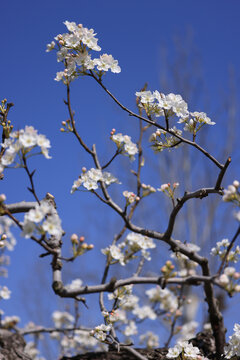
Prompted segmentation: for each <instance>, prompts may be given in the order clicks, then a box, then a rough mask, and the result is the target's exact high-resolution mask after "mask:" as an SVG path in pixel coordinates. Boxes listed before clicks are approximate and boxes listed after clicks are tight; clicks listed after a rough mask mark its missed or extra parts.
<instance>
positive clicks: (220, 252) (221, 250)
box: [210, 239, 240, 263]
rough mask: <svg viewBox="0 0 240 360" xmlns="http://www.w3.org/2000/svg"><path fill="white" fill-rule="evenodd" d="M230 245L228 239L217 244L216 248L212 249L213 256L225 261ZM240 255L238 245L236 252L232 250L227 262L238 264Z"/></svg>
mask: <svg viewBox="0 0 240 360" xmlns="http://www.w3.org/2000/svg"><path fill="white" fill-rule="evenodd" d="M229 245H230V242H229V240H228V239H223V240H222V241H218V242H217V243H216V247H213V248H212V249H211V253H210V254H211V255H213V256H219V257H220V259H221V260H223V259H224V257H225V255H226V253H227V249H228V247H229ZM239 254H240V246H239V245H237V246H236V248H235V250H231V251H229V253H228V255H227V258H226V261H227V262H230V261H231V262H234V263H237V262H238V258H239Z"/></svg>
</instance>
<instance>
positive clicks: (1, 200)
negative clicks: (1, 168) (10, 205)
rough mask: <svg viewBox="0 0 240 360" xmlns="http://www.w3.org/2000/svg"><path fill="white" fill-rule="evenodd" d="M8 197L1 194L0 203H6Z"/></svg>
mask: <svg viewBox="0 0 240 360" xmlns="http://www.w3.org/2000/svg"><path fill="white" fill-rule="evenodd" d="M6 199H7V198H6V195H5V194H0V202H4V201H6Z"/></svg>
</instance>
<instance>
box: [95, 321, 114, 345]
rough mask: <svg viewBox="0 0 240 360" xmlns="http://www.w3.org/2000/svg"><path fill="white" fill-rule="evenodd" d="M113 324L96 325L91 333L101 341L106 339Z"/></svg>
mask: <svg viewBox="0 0 240 360" xmlns="http://www.w3.org/2000/svg"><path fill="white" fill-rule="evenodd" d="M111 328H112V324H108V325H105V324H101V325H98V326H96V327H95V328H94V329H93V330H92V331H91V332H90V335H91V336H94V337H95V338H96V339H98V340H99V341H105V340H106V338H107V335H108V332H109V331H110V330H111Z"/></svg>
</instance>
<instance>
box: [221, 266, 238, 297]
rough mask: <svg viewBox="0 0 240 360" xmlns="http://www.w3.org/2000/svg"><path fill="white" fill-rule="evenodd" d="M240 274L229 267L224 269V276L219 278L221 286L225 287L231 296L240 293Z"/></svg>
mask: <svg viewBox="0 0 240 360" xmlns="http://www.w3.org/2000/svg"><path fill="white" fill-rule="evenodd" d="M239 279H240V273H239V272H237V271H236V269H235V268H234V267H233V266H228V267H226V268H225V269H224V272H223V274H222V275H220V276H219V280H218V281H219V284H220V285H222V286H223V287H224V289H225V290H226V291H227V292H228V293H229V295H231V296H232V295H233V294H234V293H235V292H240V284H238V283H237V281H238V282H239Z"/></svg>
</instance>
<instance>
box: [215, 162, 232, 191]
mask: <svg viewBox="0 0 240 360" xmlns="http://www.w3.org/2000/svg"><path fill="white" fill-rule="evenodd" d="M231 161H232V160H231V158H230V157H229V158H228V159H227V161H226V162H225V164H224V167H223V168H222V170H221V171H220V173H219V175H218V178H217V182H216V185H215V189H216V190H220V188H221V183H222V179H223V177H224V175H225V172H226V170H227V168H228V166H229V164H230V163H231Z"/></svg>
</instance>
